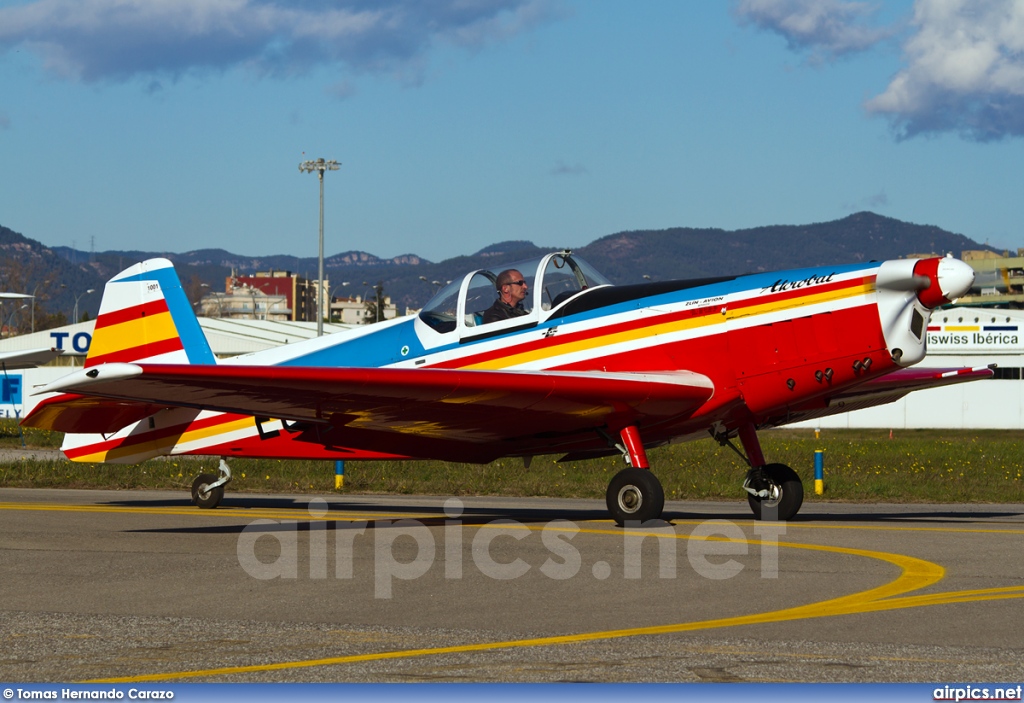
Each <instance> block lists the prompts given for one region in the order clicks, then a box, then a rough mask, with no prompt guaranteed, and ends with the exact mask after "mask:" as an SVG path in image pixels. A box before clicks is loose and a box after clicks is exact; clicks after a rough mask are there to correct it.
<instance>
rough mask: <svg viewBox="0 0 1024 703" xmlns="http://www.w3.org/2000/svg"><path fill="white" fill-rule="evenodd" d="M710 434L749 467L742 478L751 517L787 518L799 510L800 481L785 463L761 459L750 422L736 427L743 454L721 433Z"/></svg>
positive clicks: (755, 435)
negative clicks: (772, 462)
mask: <svg viewBox="0 0 1024 703" xmlns="http://www.w3.org/2000/svg"><path fill="white" fill-rule="evenodd" d="M712 434H713V435H714V437H715V439H716V440H717V441H718V443H719V444H721V445H723V446H728V447H729V448H730V449H732V450H733V451H734V452H736V453H737V454H739V455H740V457H741V458H742V459H743V460H744V461H746V462H747V464H748V465H749V466H750V470H749V471H748V472H747V477H746V479H745V480H744V481H743V490H745V491H746V492H747V503H749V504H750V509H751V510H752V511H753V513H754V518H755V519H757V520H766V521H782V520H789V519H791V518H792V517H793V516H794V515H796V514H797V512H799V511H800V506H801V505H803V502H804V484H803V483H802V482H801V481H800V477H799V476H798V475H797V473H796V471H793V469H791V468H789V467H788V466H786V465H785V464H768V463H766V462H765V459H764V454H762V453H761V443H760V442H759V441H758V439H757V432H756V430H755V429H754V425H753V424H751V423H745V424H742V425H740V427H739V437H740V441H741V442H742V443H743V448H744V449H745V450H746V452H747V454H746V456H744V455H743V453H742V452H741V451H740V450H739V449H737V448H736V447H735V446H733V444H732V442H731V441H729V437H728V435H727V434H725V433H724V432H719V433H716V432H714V431H712Z"/></svg>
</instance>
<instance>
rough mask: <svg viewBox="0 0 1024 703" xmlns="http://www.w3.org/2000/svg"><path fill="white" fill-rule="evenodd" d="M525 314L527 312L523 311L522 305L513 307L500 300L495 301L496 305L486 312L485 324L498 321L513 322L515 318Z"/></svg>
mask: <svg viewBox="0 0 1024 703" xmlns="http://www.w3.org/2000/svg"><path fill="white" fill-rule="evenodd" d="M525 314H526V310H524V309H523V304H522V303H519V304H518V305H516V306H515V307H512V306H511V305H509V304H508V303H506V302H505V301H504V300H501V299H500V298H499V299H498V300H495V301H494V305H492V306H491V307H489V308H487V309H486V310H484V324H485V325H487V324H490V323H492V322H497V321H498V320H511V319H512V318H513V317H519V316H520V315H525Z"/></svg>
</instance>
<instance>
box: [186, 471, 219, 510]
mask: <svg viewBox="0 0 1024 703" xmlns="http://www.w3.org/2000/svg"><path fill="white" fill-rule="evenodd" d="M216 481H217V477H216V476H214V475H213V474H199V475H198V476H196V480H195V481H193V482H192V502H193V503H195V504H196V505H197V506H199V507H200V508H216V507H217V506H218V505H220V501H221V499H222V498H224V486H223V485H221V486H217V487H216V488H210V485H211V484H213V483H215V482H216Z"/></svg>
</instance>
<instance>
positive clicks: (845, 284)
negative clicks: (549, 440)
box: [422, 276, 875, 369]
mask: <svg viewBox="0 0 1024 703" xmlns="http://www.w3.org/2000/svg"><path fill="white" fill-rule="evenodd" d="M874 280H875V277H874V276H864V277H860V278H853V279H850V280H846V281H836V282H835V283H825V284H822V285H816V286H813V287H810V288H799V289H796V290H790V291H785V292H782V293H774V294H771V295H765V296H755V297H752V298H747V299H745V300H739V301H732V302H728V303H724V304H723V303H719V304H715V305H707V306H704V307H699V308H688V309H685V310H678V311H676V312H672V313H665V314H662V315H657V316H654V317H646V318H641V319H638V320H628V321H625V322H619V323H617V324H613V325H603V326H598V327H595V328H593V329H588V330H580V331H579V332H572V333H567V334H559V335H557V336H553V337H545V338H543V339H538V340H534V341H532V342H525V343H522V344H517V345H516V346H515V347H514V348H512V349H509V348H504V349H494V350H492V351H489V352H482V353H480V354H473V355H470V356H463V357H459V358H458V359H449V360H447V361H442V362H439V363H437V364H427V365H424V366H423V367H422V368H434V369H457V368H462V367H464V366H472V365H474V364H480V363H485V362H488V361H491V360H493V359H500V358H503V357H506V356H508V355H509V354H510V353H513V354H523V353H529V352H532V351H536V350H540V349H545V348H549V347H558V346H562V345H566V344H572V343H574V342H580V341H585V340H587V339H596V338H598V337H604V336H606V335H613V334H619V333H621V332H629V331H632V330H636V329H641V328H644V327H652V326H655V325H664V324H667V323H671V322H678V321H680V320H692V319H694V318H698V317H707V316H709V315H718V314H721V310H722V307H723V306H724V307H728V309H729V310H730V311H732V312H735V311H736V310H743V309H745V308H750V307H754V306H756V305H770V304H772V303H779V302H783V301H786V300H792V299H795V298H803V297H807V296H811V295H818V294H820V293H830V292H832V291H837V290H843V289H844V288H856V287H858V286H863V285H865V284H867V283H871V282H873V281H874ZM595 322H597V323H598V324H599V323H600V319H598V320H595Z"/></svg>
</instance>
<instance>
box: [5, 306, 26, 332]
mask: <svg viewBox="0 0 1024 703" xmlns="http://www.w3.org/2000/svg"><path fill="white" fill-rule="evenodd" d="M27 307H28V304H27V303H26V304H25V305H22V306H21V307H20V308H14V310H11V314H10V315H8V316H7V336H8V337H10V336H11V322H12V321H13V320H14V316H15V315H17V314H18V313H19V312H20V311H22V310H24V309H25V308H27Z"/></svg>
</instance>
